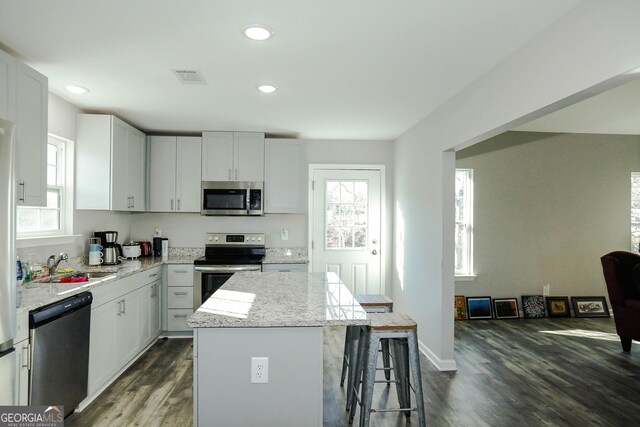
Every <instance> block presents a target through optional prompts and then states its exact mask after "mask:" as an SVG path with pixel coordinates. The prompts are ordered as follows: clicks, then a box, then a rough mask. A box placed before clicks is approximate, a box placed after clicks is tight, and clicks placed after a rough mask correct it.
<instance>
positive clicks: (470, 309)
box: [467, 297, 493, 320]
mask: <svg viewBox="0 0 640 427" xmlns="http://www.w3.org/2000/svg"><path fill="white" fill-rule="evenodd" d="M467 313H468V315H469V320H476V319H493V313H492V311H491V297H467Z"/></svg>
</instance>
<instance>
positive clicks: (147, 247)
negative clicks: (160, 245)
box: [134, 242, 153, 257]
mask: <svg viewBox="0 0 640 427" xmlns="http://www.w3.org/2000/svg"><path fill="white" fill-rule="evenodd" d="M134 243H137V244H139V245H140V256H141V257H145V256H151V255H153V252H152V250H151V242H134Z"/></svg>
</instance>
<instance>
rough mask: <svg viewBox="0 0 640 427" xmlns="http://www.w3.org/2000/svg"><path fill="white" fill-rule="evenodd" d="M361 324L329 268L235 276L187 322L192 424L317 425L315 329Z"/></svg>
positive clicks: (319, 341)
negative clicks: (254, 371)
mask: <svg viewBox="0 0 640 427" xmlns="http://www.w3.org/2000/svg"><path fill="white" fill-rule="evenodd" d="M368 322H369V320H368V319H367V315H366V313H365V311H364V310H363V309H362V307H361V306H360V305H359V304H358V302H357V301H356V300H355V298H354V297H353V295H352V294H351V292H350V291H349V290H348V289H347V288H346V286H345V285H344V284H343V283H342V282H341V281H340V279H339V278H338V276H337V275H335V274H333V273H296V272H292V273H283V272H263V273H261V272H244V273H236V274H234V275H233V276H232V277H231V278H230V279H229V280H228V281H227V282H226V283H225V284H224V285H223V286H222V287H221V288H220V289H219V290H218V291H217V292H216V293H214V294H213V296H212V297H211V298H209V299H208V300H207V301H205V302H204V303H203V304H202V306H201V307H200V308H199V309H198V310H197V311H196V312H195V313H194V314H193V316H191V317H190V318H189V319H188V321H187V324H188V325H189V326H191V327H193V328H194V334H193V340H194V349H193V363H194V365H193V366H194V387H193V394H194V423H195V425H196V426H197V425H200V426H231V427H232V426H254V425H255V426H267V425H269V426H271V425H273V426H275V425H277V426H300V425H305V426H320V425H322V351H323V338H322V328H323V326H335V325H365V324H368ZM254 358H266V359H258V360H257V361H256V360H254V361H253V362H252V359H254ZM256 363H257V364H259V365H260V366H261V367H262V369H264V371H261V373H260V374H259V375H257V377H259V378H258V381H260V380H266V382H263V383H255V382H252V376H253V375H252V364H254V365H255V364H256ZM254 381H255V378H254Z"/></svg>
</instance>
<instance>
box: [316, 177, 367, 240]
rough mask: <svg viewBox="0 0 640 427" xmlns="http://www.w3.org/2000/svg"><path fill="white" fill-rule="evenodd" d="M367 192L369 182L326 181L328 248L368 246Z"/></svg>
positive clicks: (326, 238)
mask: <svg viewBox="0 0 640 427" xmlns="http://www.w3.org/2000/svg"><path fill="white" fill-rule="evenodd" d="M368 191H369V190H368V183H367V182H366V181H327V186H326V189H325V197H326V209H327V212H326V215H325V221H326V223H325V233H326V235H325V242H326V248H325V249H327V250H331V249H354V250H363V249H366V248H367V218H368V216H369V201H368Z"/></svg>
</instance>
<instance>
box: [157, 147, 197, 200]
mask: <svg viewBox="0 0 640 427" xmlns="http://www.w3.org/2000/svg"><path fill="white" fill-rule="evenodd" d="M148 149H149V193H150V194H149V210H150V211H151V212H174V211H175V210H176V201H175V193H176V137H175V136H152V137H150V138H149V147H148ZM199 158H200V153H198V159H199ZM189 166H190V167H193V165H189ZM197 169H198V171H199V170H200V162H199V161H198V168H197ZM198 175H199V174H198ZM199 180H200V177H199V176H198V194H199V192H200V182H199Z"/></svg>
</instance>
